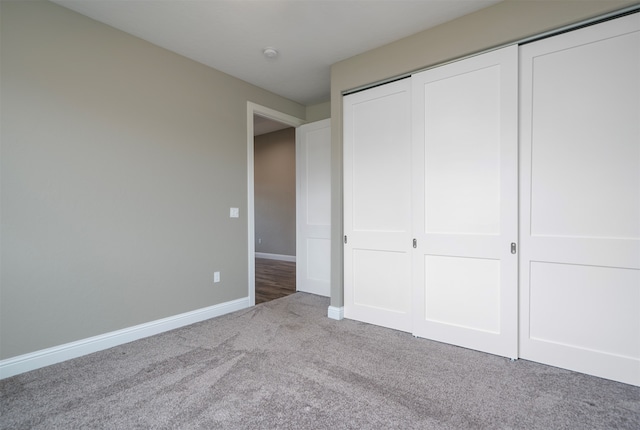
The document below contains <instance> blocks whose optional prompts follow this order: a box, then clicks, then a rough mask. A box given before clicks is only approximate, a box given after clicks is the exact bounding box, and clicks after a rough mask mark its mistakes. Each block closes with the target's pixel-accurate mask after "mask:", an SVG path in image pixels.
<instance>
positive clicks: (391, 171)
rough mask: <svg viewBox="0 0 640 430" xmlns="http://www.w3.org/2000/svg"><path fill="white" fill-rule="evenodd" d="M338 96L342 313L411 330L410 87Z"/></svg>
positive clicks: (403, 83)
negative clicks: (341, 98)
mask: <svg viewBox="0 0 640 430" xmlns="http://www.w3.org/2000/svg"><path fill="white" fill-rule="evenodd" d="M410 87H411V85H410V80H409V79H405V80H401V81H397V82H393V83H390V84H387V85H383V86H380V87H376V88H373V89H370V90H367V91H363V92H360V93H356V94H352V95H348V96H345V97H344V125H343V131H344V232H345V236H346V243H345V262H344V264H345V267H344V275H345V279H344V282H345V284H344V288H345V308H344V314H345V317H346V318H351V319H356V320H359V321H364V322H368V323H372V324H377V325H381V326H385V327H389V328H394V329H397V330H403V331H411V111H410V109H411V102H410V100H411V94H410Z"/></svg>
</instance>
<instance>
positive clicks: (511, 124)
mask: <svg viewBox="0 0 640 430" xmlns="http://www.w3.org/2000/svg"><path fill="white" fill-rule="evenodd" d="M412 79H413V96H414V98H413V115H414V116H413V127H414V128H413V141H414V145H413V151H414V165H413V172H414V180H413V183H414V198H413V201H414V208H415V209H414V216H415V220H416V221H415V223H414V227H415V235H416V239H417V248H416V250H415V258H414V334H415V335H417V336H420V337H426V338H429V339H433V340H438V341H443V342H447V343H451V344H455V345H459V346H464V347H468V348H473V349H477V350H481V351H485V352H490V353H493V354H498V355H503V356H507V357H513V358H515V357H517V328H516V326H517V256H516V255H515V254H511V243H512V242H513V243H514V244H515V243H516V242H517V47H515V46H512V47H508V48H504V49H501V50H497V51H493V52H490V53H487V54H483V55H479V56H477V57H472V58H469V59H465V60H461V61H458V62H455V63H451V64H448V65H444V66H441V67H437V68H435V69H431V70H427V71H425V72H422V73H419V74H417V75H414V76H413V77H412Z"/></svg>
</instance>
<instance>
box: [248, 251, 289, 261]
mask: <svg viewBox="0 0 640 430" xmlns="http://www.w3.org/2000/svg"><path fill="white" fill-rule="evenodd" d="M255 256H256V258H266V259H267V260H280V261H292V262H294V263H295V262H296V256H295V255H284V254H270V253H268V252H256V253H255Z"/></svg>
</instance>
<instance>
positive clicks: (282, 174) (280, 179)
mask: <svg viewBox="0 0 640 430" xmlns="http://www.w3.org/2000/svg"><path fill="white" fill-rule="evenodd" d="M254 142H255V145H254V148H255V150H254V175H255V176H254V183H255V186H254V187H255V188H254V199H255V201H254V205H255V238H256V244H255V250H256V252H265V253H269V254H282V255H293V256H294V255H296V130H295V129H294V128H286V129H284V130H280V131H275V132H273V133H267V134H263V135H260V136H256V137H255V139H254ZM260 240H261V243H260Z"/></svg>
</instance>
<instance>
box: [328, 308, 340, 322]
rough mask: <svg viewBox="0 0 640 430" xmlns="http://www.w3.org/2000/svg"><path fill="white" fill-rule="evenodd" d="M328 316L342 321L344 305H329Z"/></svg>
mask: <svg viewBox="0 0 640 430" xmlns="http://www.w3.org/2000/svg"><path fill="white" fill-rule="evenodd" d="M327 316H328V317H329V318H331V319H332V320H338V321H340V320H341V319H344V306H341V307H336V306H329V311H328V312H327Z"/></svg>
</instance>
